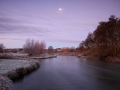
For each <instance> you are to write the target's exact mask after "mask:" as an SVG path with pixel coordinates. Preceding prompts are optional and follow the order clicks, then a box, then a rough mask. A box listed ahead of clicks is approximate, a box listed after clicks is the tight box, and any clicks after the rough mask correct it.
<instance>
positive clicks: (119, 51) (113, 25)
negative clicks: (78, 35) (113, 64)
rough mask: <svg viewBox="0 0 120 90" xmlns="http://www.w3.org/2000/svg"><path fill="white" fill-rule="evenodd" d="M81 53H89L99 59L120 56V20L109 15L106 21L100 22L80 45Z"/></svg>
mask: <svg viewBox="0 0 120 90" xmlns="http://www.w3.org/2000/svg"><path fill="white" fill-rule="evenodd" d="M79 48H80V49H81V50H82V51H85V50H86V52H88V51H89V52H91V53H92V54H93V55H94V56H97V57H98V58H100V59H105V58H106V57H108V56H112V57H115V56H119V55H120V19H119V18H116V17H115V16H114V15H111V16H110V18H109V19H108V21H102V22H100V23H99V25H98V26H97V28H96V30H95V31H94V32H93V33H89V34H88V36H87V38H86V39H85V40H84V41H83V42H81V43H80V46H79Z"/></svg>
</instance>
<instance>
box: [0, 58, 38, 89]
mask: <svg viewBox="0 0 120 90" xmlns="http://www.w3.org/2000/svg"><path fill="white" fill-rule="evenodd" d="M39 66H40V65H39V63H38V62H37V61H35V60H14V59H0V75H1V76H2V77H0V79H3V81H4V82H3V83H4V84H6V85H4V86H8V85H7V83H6V82H9V81H10V80H12V81H15V80H17V79H19V78H21V77H23V76H24V75H25V74H28V73H30V72H32V71H34V70H36V69H37V68H39ZM6 77H7V79H6ZM4 79H5V80H7V81H5V80H4ZM12 81H10V82H9V83H11V85H12ZM0 83H1V84H0V88H2V87H3V84H2V82H1V80H0ZM6 88H7V87H6ZM0 90H2V89H0ZM3 90H6V89H3ZM7 90H14V89H7Z"/></svg>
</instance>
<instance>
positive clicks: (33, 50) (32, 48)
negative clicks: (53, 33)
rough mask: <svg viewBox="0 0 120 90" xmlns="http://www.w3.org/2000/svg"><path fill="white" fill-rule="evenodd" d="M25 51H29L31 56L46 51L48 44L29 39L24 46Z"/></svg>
mask: <svg viewBox="0 0 120 90" xmlns="http://www.w3.org/2000/svg"><path fill="white" fill-rule="evenodd" d="M23 48H24V52H26V53H28V54H29V55H30V56H32V55H36V54H41V53H44V51H45V48H46V44H45V42H43V41H42V42H39V41H34V39H32V40H30V39H27V40H26V43H25V45H24V46H23Z"/></svg>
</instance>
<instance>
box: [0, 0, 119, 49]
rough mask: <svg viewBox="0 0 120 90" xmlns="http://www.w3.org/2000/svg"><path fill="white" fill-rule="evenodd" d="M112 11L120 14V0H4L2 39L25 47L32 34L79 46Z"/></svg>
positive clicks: (62, 44) (7, 44) (49, 41)
mask: <svg viewBox="0 0 120 90" xmlns="http://www.w3.org/2000/svg"><path fill="white" fill-rule="evenodd" d="M110 15H115V16H116V17H118V18H119V17H120V0H0V43H3V44H4V45H5V47H6V48H22V47H23V45H24V43H25V41H26V39H28V38H30V39H34V40H38V41H45V42H46V45H47V47H48V46H53V48H58V47H60V48H61V47H72V46H74V47H77V46H78V45H79V43H80V42H81V41H82V40H84V39H85V38H86V37H87V35H88V33H89V32H93V31H94V30H95V29H96V27H97V25H98V23H99V22H100V21H107V20H108V18H109V17H110Z"/></svg>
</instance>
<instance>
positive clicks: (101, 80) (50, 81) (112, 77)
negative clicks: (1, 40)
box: [14, 56, 120, 90]
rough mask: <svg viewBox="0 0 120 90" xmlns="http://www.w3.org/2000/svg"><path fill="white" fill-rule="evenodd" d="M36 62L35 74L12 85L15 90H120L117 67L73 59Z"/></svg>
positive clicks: (119, 70)
mask: <svg viewBox="0 0 120 90" xmlns="http://www.w3.org/2000/svg"><path fill="white" fill-rule="evenodd" d="M39 62H40V64H41V66H40V68H39V69H38V70H36V71H35V72H33V73H31V74H29V75H27V76H25V77H24V78H22V79H20V80H18V81H16V82H14V84H15V89H16V90H120V64H117V63H112V62H105V61H98V60H88V59H85V58H78V57H75V56H58V57H57V58H50V59H42V60H39Z"/></svg>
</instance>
